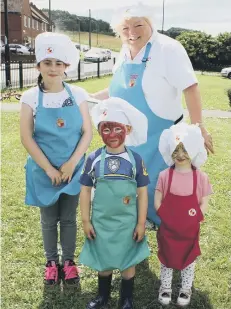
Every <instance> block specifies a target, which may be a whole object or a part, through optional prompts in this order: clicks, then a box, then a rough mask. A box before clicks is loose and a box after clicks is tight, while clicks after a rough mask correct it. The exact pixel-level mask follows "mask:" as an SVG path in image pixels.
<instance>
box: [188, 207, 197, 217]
mask: <svg viewBox="0 0 231 309" xmlns="http://www.w3.org/2000/svg"><path fill="white" fill-rule="evenodd" d="M196 213H197V212H196V209H194V208H191V209H189V211H188V214H189V215H190V216H191V217H194V216H195V215H196Z"/></svg>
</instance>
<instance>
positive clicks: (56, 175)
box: [46, 166, 62, 186]
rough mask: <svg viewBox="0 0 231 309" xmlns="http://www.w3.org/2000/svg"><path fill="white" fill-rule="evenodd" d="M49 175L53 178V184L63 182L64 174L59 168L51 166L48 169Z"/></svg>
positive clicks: (56, 184) (57, 184)
mask: <svg viewBox="0 0 231 309" xmlns="http://www.w3.org/2000/svg"><path fill="white" fill-rule="evenodd" d="M46 174H47V176H48V177H49V178H50V179H51V182H52V185H53V186H59V185H60V184H61V182H62V174H61V173H60V171H59V170H57V169H56V168H54V167H53V166H51V167H50V168H49V169H47V170H46Z"/></svg>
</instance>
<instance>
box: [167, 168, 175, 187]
mask: <svg viewBox="0 0 231 309" xmlns="http://www.w3.org/2000/svg"><path fill="white" fill-rule="evenodd" d="M173 171H174V166H171V167H170V169H169V173H168V191H167V193H170V188H171V183H172V176H173Z"/></svg>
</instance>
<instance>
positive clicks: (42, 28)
mask: <svg viewBox="0 0 231 309" xmlns="http://www.w3.org/2000/svg"><path fill="white" fill-rule="evenodd" d="M42 30H44V26H43V22H42Z"/></svg>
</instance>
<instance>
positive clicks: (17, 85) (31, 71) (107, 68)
mask: <svg viewBox="0 0 231 309" xmlns="http://www.w3.org/2000/svg"><path fill="white" fill-rule="evenodd" d="M114 64H115V58H112V59H109V60H108V61H104V62H100V61H98V62H95V63H93V62H85V61H80V62H79V65H78V68H77V69H76V70H74V71H71V72H68V74H67V77H66V79H65V80H66V81H75V80H83V79H86V78H89V77H101V76H104V75H110V74H112V68H113V66H114ZM0 68H1V83H0V89H1V90H3V89H5V88H7V83H6V70H9V71H10V76H11V80H10V83H8V84H11V87H12V88H14V89H22V88H25V87H31V86H35V85H36V84H37V79H38V75H39V72H38V70H37V68H36V62H35V61H30V62H23V61H13V62H10V63H7V62H6V63H2V64H1V67H0Z"/></svg>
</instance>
